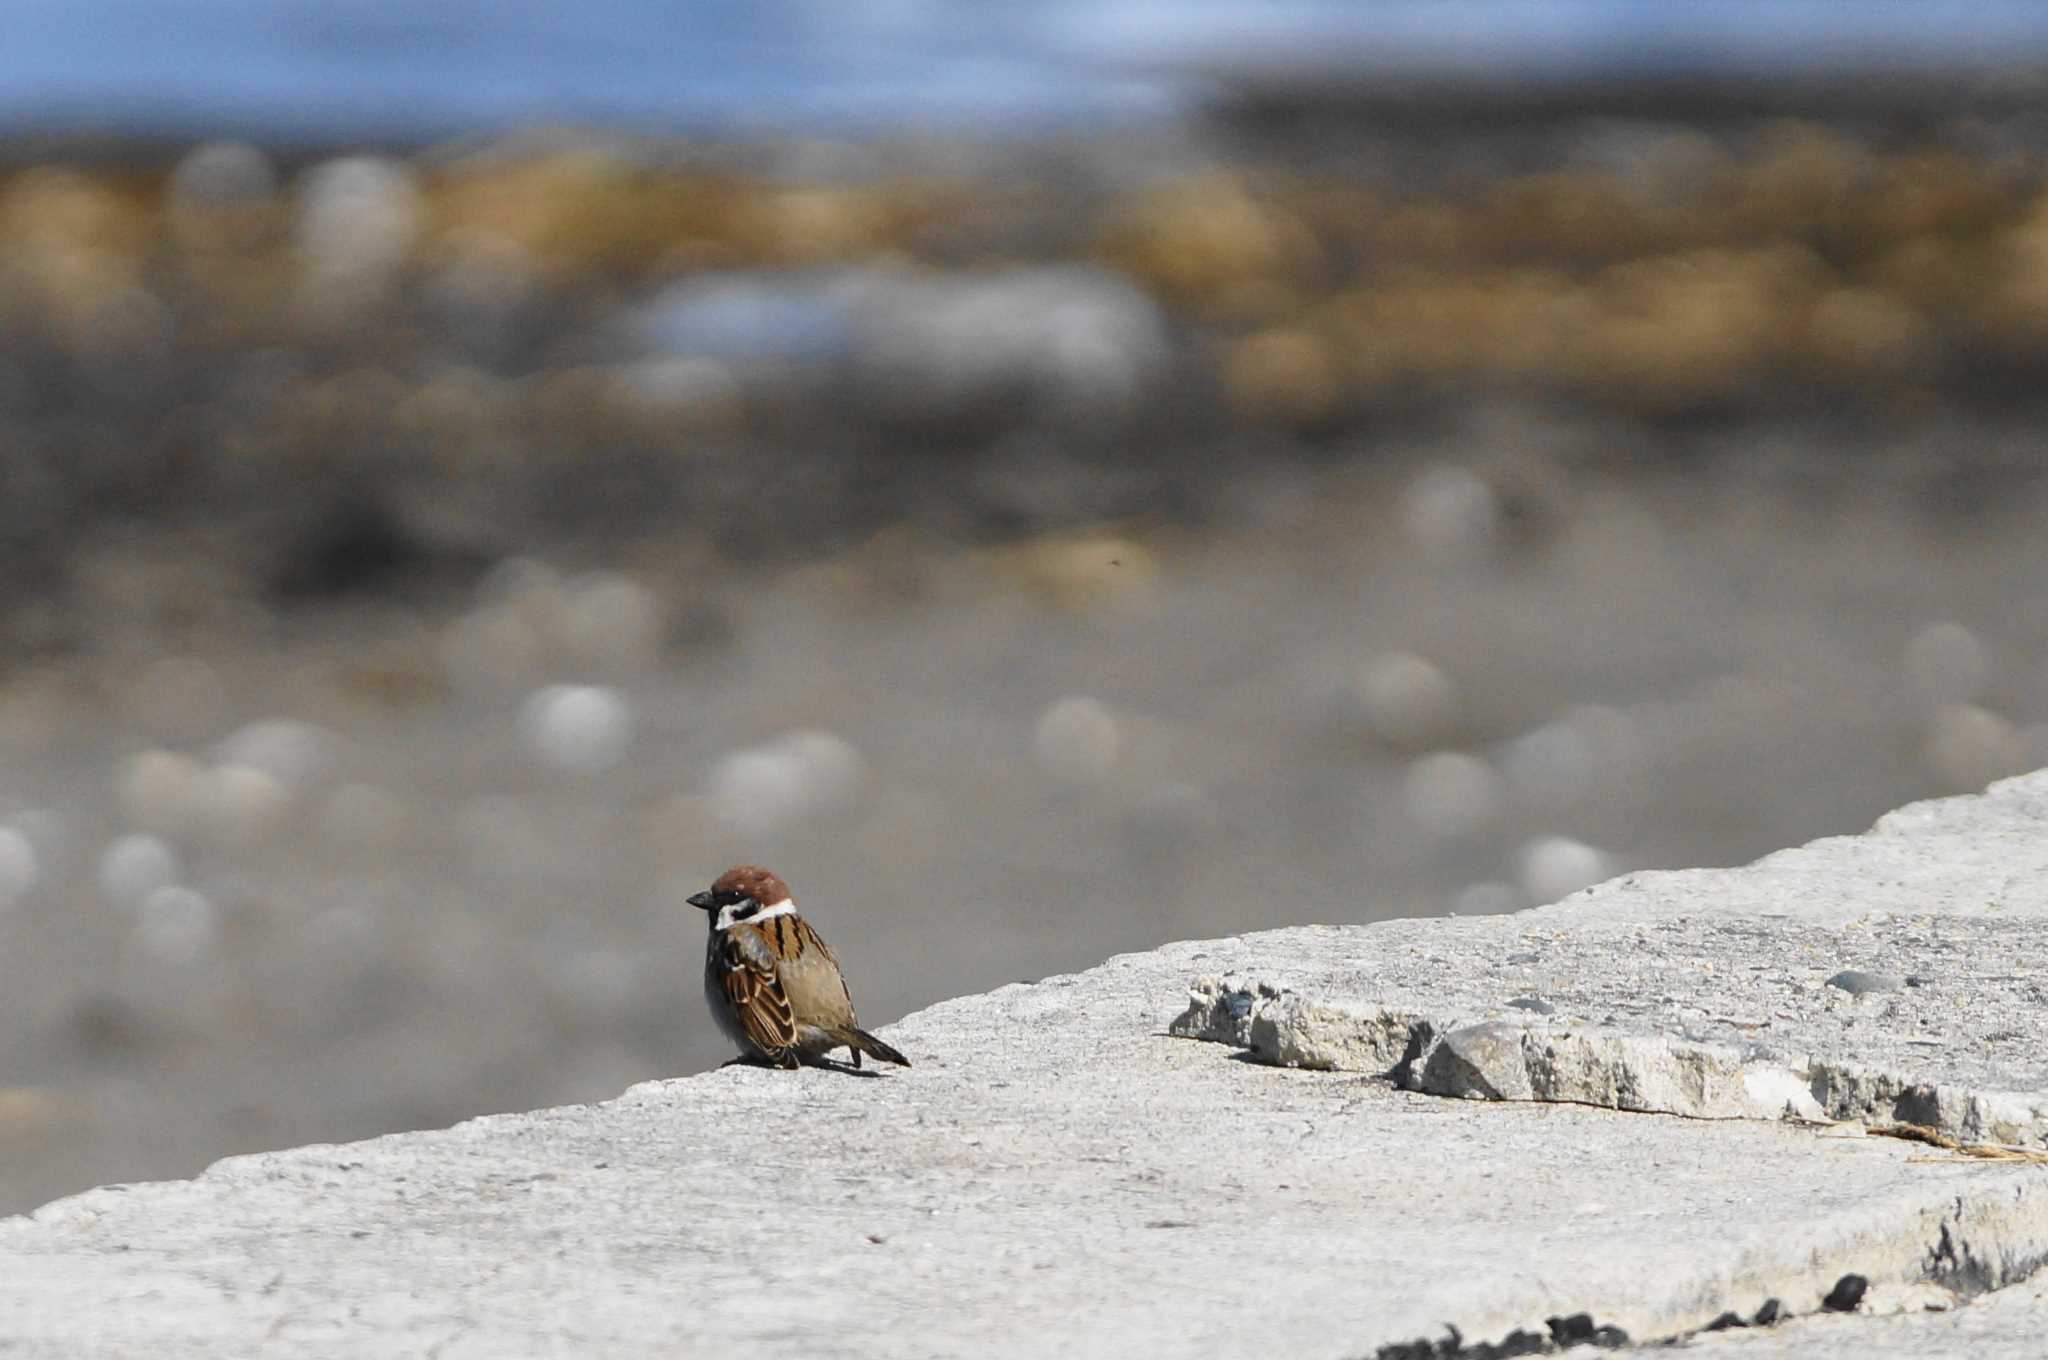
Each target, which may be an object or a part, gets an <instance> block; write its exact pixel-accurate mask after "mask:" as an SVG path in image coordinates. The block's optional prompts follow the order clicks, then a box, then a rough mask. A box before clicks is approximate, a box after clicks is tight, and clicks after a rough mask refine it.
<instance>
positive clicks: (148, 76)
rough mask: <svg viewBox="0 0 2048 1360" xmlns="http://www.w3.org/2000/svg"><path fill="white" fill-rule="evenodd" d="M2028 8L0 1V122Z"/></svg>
mask: <svg viewBox="0 0 2048 1360" xmlns="http://www.w3.org/2000/svg"><path fill="white" fill-rule="evenodd" d="M2044 54H2048V3H2043V0H2029V2H2028V3H2015V2H2014V0H1979V2H1978V3H1958V2H1957V0H1919V2H1918V3H1913V2H1911V0H1907V2H1905V3H1898V2H1896V0H1690V2H1689V3H1676V2H1675V0H1271V2H1270V3H1260V0H1011V3H1007V4H1005V3H999V2H998V0H877V2H876V3H862V0H782V2H780V3H778V2H776V0H0V129H6V128H14V129H21V128H34V129H36V130H40V131H86V130H94V131H102V132H140V133H157V134H165V135H172V136H182V135H194V134H211V133H221V132H232V133H238V134H242V135H253V136H259V137H270V138H315V139H330V138H346V137H392V138H422V137H435V136H443V135H447V134H449V133H456V132H466V131H478V130H490V129H495V128H503V127H507V126H513V125H521V124H531V123H536V122H553V123H577V124H590V125H599V126H611V127H619V128H626V129H635V130H644V131H674V130H704V129H716V130H726V131H734V130H739V131H744V130H752V129H760V130H770V129H773V130H810V131H822V132H844V131H856V130H864V129H874V128H882V127H902V126H905V125H911V126H915V125H920V124H923V125H932V126H942V127H960V126H963V125H967V126H976V127H981V128H986V129H1001V128H1017V127H1041V126H1045V125H1054V126H1060V125H1066V126H1085V125H1089V124H1092V123H1095V122H1098V121H1100V120H1103V119H1138V118H1146V117H1151V116H1155V115H1160V114H1170V113H1172V112H1174V111H1175V110H1177V109H1179V108H1182V107H1184V106H1185V105H1186V104H1187V103H1188V102H1189V101H1190V100H1191V99H1193V98H1195V97H1197V96H1198V95H1199V92H1200V91H1201V89H1202V82H1201V80H1200V79H1199V78H1198V77H1196V76H1195V75H1193V74H1192V73H1194V72H1197V71H1199V72H1204V73H1216V72H1221V73H1223V74H1225V75H1228V74H1230V73H1231V72H1232V71H1233V70H1247V69H1260V70H1266V71H1270V70H1272V69H1274V68H1276V67H1278V68H1282V69H1284V68H1287V67H1290V66H1296V65H1304V66H1308V67H1312V68H1314V69H1316V70H1318V71H1320V72H1324V73H1328V72H1331V71H1341V72H1355V73H1356V74H1357V75H1358V77H1359V78H1360V79H1361V80H1370V79H1372V78H1373V77H1375V76H1376V75H1381V74H1386V73H1399V74H1406V75H1413V74H1417V73H1421V74H1425V75H1427V74H1437V73H1450V74H1459V75H1464V76H1471V75H1480V76H1483V77H1491V76H1496V75H1512V76H1515V77H1518V78H1523V79H1530V78H1534V79H1564V80H1578V79H1584V78H1588V77H1593V78H1598V77H1600V76H1603V75H1644V74H1651V75H1655V74H1697V73H1709V74H1711V73H1715V72H1724V73H1743V74H1759V73H1761V74H1764V75H1770V76H1775V75H1779V74H1787V75H1790V74H1802V73H1808V72H1813V71H1827V70H1830V69H1836V68H1840V67H1842V66H1844V65H1849V66H1860V67H1877V68H1894V69H1909V70H1910V69H1926V68H1934V69H1940V70H1950V69H1954V68H1957V67H1964V68H1982V67H2003V66H2011V65H2014V64H2023V63H2035V64H2040V63H2042V62H2043V60H2044Z"/></svg>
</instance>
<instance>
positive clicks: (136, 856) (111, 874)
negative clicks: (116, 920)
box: [99, 835, 181, 907]
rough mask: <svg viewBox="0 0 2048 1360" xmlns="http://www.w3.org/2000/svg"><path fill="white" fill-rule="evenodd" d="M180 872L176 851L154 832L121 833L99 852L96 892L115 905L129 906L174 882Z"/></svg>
mask: <svg viewBox="0 0 2048 1360" xmlns="http://www.w3.org/2000/svg"><path fill="white" fill-rule="evenodd" d="M180 872H181V870H180V868H179V865H178V856H177V852H176V851H174V850H172V849H171V847H170V846H168V845H166V844H164V843H163V842H162V841H161V840H158V839H157V838H156V837H155V836H145V835H133V836H123V837H121V838H120V839H119V840H117V841H115V842H114V843H113V844H112V845H109V846H108V847H107V848H106V849H105V850H104V851H103V852H101V854H100V866H99V885H100V894H101V895H102V896H103V897H105V898H106V899H107V900H108V901H109V902H111V903H113V904H114V905H116V906H121V907H132V906H135V905H136V904H137V903H139V902H141V901H142V899H143V898H145V897H148V896H149V895H150V894H151V893H153V892H155V891H156V890H157V889H158V888H162V887H167V886H169V885H170V884H172V883H175V882H177V881H178V875H179V873H180Z"/></svg>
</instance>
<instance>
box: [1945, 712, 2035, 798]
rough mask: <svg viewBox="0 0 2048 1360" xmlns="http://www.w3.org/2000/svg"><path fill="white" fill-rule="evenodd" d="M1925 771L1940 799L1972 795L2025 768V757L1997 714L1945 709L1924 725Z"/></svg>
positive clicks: (2010, 728)
mask: <svg viewBox="0 0 2048 1360" xmlns="http://www.w3.org/2000/svg"><path fill="white" fill-rule="evenodd" d="M1923 750H1924V752H1925V758H1926V761H1927V768H1928V771H1929V773H1931V774H1932V775H1933V776H1934V778H1935V780H1936V781H1937V782H1938V783H1939V785H1940V787H1941V789H1942V791H1943V792H1945V793H1975V792H1977V791H1978V790H1980V789H1982V788H1983V787H1984V786H1985V785H1987V784H1990V783H1991V782H1992V781H1994V780H1998V779H2004V778H2006V777H2007V776H2009V775H2015V774H2019V773H2021V772H2022V771H2024V770H2025V769H2026V768H2027V760H2028V751H2027V748H2026V746H2025V744H2024V743H2022V742H2021V740H2020V739H2019V734H2018V733H2016V732H2015V731H2014V729H2013V725H2012V723H2011V722H2010V721H2009V720H2007V719H2006V718H2005V717H2003V716H2001V715H2000V714H1997V713H1993V712H1991V711H1990V710H1989V709H1984V708H1979V707H1977V706H1976V705H1975V704H1946V705H1944V706H1942V707H1941V708H1940V709H1938V710H1936V712H1935V714H1934V717H1933V719H1932V721H1931V722H1930V723H1929V724H1928V729H1927V737H1926V743H1925V745H1924V747H1923Z"/></svg>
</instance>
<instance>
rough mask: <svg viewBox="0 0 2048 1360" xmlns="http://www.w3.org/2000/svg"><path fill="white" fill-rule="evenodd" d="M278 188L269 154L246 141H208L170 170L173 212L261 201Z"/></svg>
mask: <svg viewBox="0 0 2048 1360" xmlns="http://www.w3.org/2000/svg"><path fill="white" fill-rule="evenodd" d="M276 192H277V172H276V171H275V170H273V169H271V167H270V158H269V157H267V156H265V155H264V154H263V153H262V152H261V151H259V150H257V149H256V148H255V147H253V146H250V145H249V144H248V143H247V142H207V143H205V144H204V145H202V146H199V147H195V148H194V149H193V150H192V151H190V152H188V153H187V154H186V156H185V158H184V159H183V160H181V161H179V162H178V168H177V169H176V170H174V171H172V172H171V182H170V184H169V186H168V194H169V197H170V199H171V208H172V211H173V212H177V211H180V210H186V211H189V210H194V209H208V208H221V207H239V206H242V205H244V204H249V203H261V202H263V201H264V200H266V199H268V198H270V197H271V196H272V195H273V194H275V193H276Z"/></svg>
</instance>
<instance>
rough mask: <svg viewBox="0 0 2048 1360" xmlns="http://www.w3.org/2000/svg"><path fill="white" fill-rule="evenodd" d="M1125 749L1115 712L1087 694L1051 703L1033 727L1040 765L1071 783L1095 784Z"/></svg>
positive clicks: (1032, 738) (1033, 745) (1109, 770)
mask: <svg viewBox="0 0 2048 1360" xmlns="http://www.w3.org/2000/svg"><path fill="white" fill-rule="evenodd" d="M1122 749H1123V733H1122V729H1121V728H1120V726H1119V725H1118V723H1117V720H1116V715H1115V714H1113V713H1111V712H1110V710H1109V706H1108V705H1106V704H1104V703H1103V702H1101V701H1100V700H1099V699H1091V698H1089V697H1087V696H1086V695H1073V696H1070V697H1068V698H1065V699H1061V700H1059V701H1058V702H1057V703H1055V704H1052V705H1051V706H1050V707H1048V708H1047V709H1046V710H1045V711H1044V712H1043V713H1041V714H1039V716H1038V723H1037V725H1036V726H1035V727H1034V728H1033V729H1032V736H1031V750H1032V754H1033V755H1035V756H1036V757H1037V759H1038V765H1039V768H1040V769H1042V770H1044V771H1045V772H1046V773H1047V774H1049V775H1052V776H1053V777H1054V778H1055V779H1061V780H1065V781H1067V782H1068V783H1074V784H1093V783H1098V782H1100V781H1101V780H1103V779H1104V778H1107V777H1108V775H1109V774H1110V772H1111V771H1113V770H1114V769H1115V768H1116V764H1117V758H1118V756H1119V755H1120V754H1121V753H1122Z"/></svg>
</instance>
